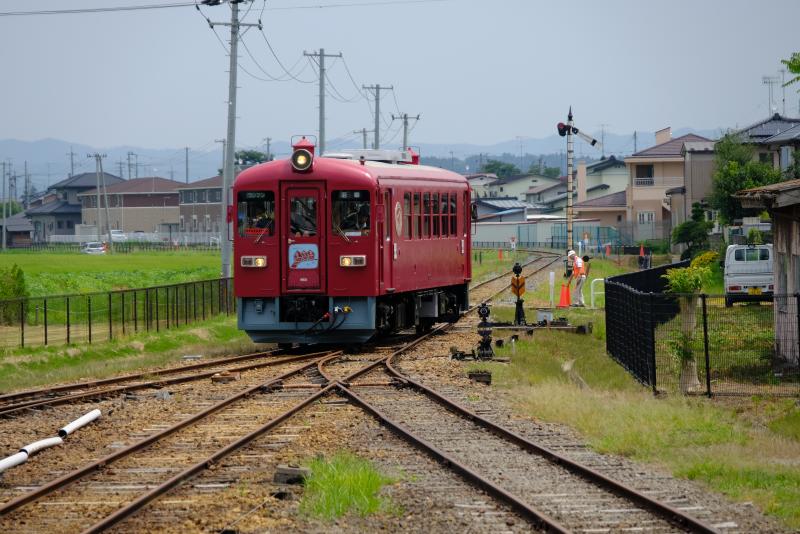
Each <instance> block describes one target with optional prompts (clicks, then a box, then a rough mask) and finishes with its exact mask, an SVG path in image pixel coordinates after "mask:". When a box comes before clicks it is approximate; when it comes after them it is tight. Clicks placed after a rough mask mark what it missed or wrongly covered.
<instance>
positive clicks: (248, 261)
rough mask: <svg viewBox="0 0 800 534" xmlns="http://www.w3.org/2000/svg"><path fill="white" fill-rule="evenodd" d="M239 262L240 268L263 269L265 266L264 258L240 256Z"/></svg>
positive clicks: (265, 258) (265, 260)
mask: <svg viewBox="0 0 800 534" xmlns="http://www.w3.org/2000/svg"><path fill="white" fill-rule="evenodd" d="M239 261H240V264H241V266H242V267H258V268H264V267H266V266H267V257H266V256H242V257H241V259H240V260H239Z"/></svg>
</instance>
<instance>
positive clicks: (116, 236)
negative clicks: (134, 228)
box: [111, 230, 128, 243]
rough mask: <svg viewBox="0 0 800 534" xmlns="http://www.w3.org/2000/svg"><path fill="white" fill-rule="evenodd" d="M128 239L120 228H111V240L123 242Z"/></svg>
mask: <svg viewBox="0 0 800 534" xmlns="http://www.w3.org/2000/svg"><path fill="white" fill-rule="evenodd" d="M127 240H128V236H126V235H125V232H123V231H122V230H111V241H112V242H113V243H124V242H125V241H127Z"/></svg>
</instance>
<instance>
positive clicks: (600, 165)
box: [586, 156, 625, 174]
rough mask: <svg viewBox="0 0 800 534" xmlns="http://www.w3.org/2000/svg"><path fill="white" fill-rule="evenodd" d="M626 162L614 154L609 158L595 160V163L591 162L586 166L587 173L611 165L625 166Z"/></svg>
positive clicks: (607, 167) (598, 170)
mask: <svg viewBox="0 0 800 534" xmlns="http://www.w3.org/2000/svg"><path fill="white" fill-rule="evenodd" d="M624 166H625V162H624V161H622V160H621V159H617V158H616V157H614V156H609V157H607V158H604V159H601V160H600V161H595V162H594V163H590V164H589V165H587V166H586V173H587V174H591V173H594V172H600V171H602V170H603V169H609V168H611V167H624Z"/></svg>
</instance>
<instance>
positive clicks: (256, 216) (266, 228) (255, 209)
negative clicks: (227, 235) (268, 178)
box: [236, 191, 275, 238]
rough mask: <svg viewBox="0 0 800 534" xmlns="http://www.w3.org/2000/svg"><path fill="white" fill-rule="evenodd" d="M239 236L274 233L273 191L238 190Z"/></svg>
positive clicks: (257, 235)
mask: <svg viewBox="0 0 800 534" xmlns="http://www.w3.org/2000/svg"><path fill="white" fill-rule="evenodd" d="M236 212H237V217H236V218H237V223H238V227H239V237H254V238H264V237H272V236H273V235H274V234H275V193H273V192H272V191H239V198H238V199H237V209H236Z"/></svg>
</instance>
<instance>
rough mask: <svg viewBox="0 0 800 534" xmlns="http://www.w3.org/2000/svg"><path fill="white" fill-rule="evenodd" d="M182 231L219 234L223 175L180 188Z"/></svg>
mask: <svg viewBox="0 0 800 534" xmlns="http://www.w3.org/2000/svg"><path fill="white" fill-rule="evenodd" d="M178 193H179V195H180V199H179V206H180V231H181V232H205V233H214V234H219V232H220V230H221V229H222V228H223V226H224V224H222V176H214V177H211V178H207V179H205V180H200V181H198V182H193V183H191V184H188V185H184V186H182V187H180V188H178Z"/></svg>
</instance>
